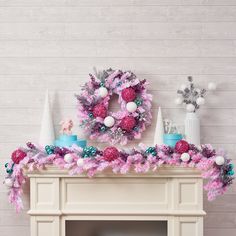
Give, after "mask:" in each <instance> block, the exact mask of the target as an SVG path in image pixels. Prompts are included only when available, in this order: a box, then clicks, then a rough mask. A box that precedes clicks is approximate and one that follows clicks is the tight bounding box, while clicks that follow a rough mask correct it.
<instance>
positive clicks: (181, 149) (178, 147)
mask: <svg viewBox="0 0 236 236" xmlns="http://www.w3.org/2000/svg"><path fill="white" fill-rule="evenodd" d="M188 150H189V144H188V142H186V141H185V140H179V141H178V142H177V143H176V144H175V151H176V152H177V153H180V154H183V153H185V152H188Z"/></svg>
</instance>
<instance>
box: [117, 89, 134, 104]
mask: <svg viewBox="0 0 236 236" xmlns="http://www.w3.org/2000/svg"><path fill="white" fill-rule="evenodd" d="M121 97H122V98H123V100H124V101H126V102H132V101H134V99H135V98H136V92H135V90H134V89H133V88H125V89H123V90H122V92H121Z"/></svg>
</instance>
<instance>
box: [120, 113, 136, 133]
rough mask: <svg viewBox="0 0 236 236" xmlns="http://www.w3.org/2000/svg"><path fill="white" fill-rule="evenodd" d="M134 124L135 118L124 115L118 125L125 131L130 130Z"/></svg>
mask: <svg viewBox="0 0 236 236" xmlns="http://www.w3.org/2000/svg"><path fill="white" fill-rule="evenodd" d="M135 125H136V120H135V119H134V117H133V116H126V117H124V118H123V119H122V120H121V123H120V127H121V128H122V129H123V130H126V131H127V132H130V131H131V130H132V129H133V128H134V126H135Z"/></svg>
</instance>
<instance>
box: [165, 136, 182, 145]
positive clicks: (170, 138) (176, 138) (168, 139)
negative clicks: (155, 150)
mask: <svg viewBox="0 0 236 236" xmlns="http://www.w3.org/2000/svg"><path fill="white" fill-rule="evenodd" d="M181 139H183V136H182V135H181V134H164V144H165V145H168V146H170V147H175V144H176V143H177V142H178V141H179V140H181Z"/></svg>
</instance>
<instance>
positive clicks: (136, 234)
mask: <svg viewBox="0 0 236 236" xmlns="http://www.w3.org/2000/svg"><path fill="white" fill-rule="evenodd" d="M66 235H67V236H78V235H79V236H167V221H68V222H66Z"/></svg>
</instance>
